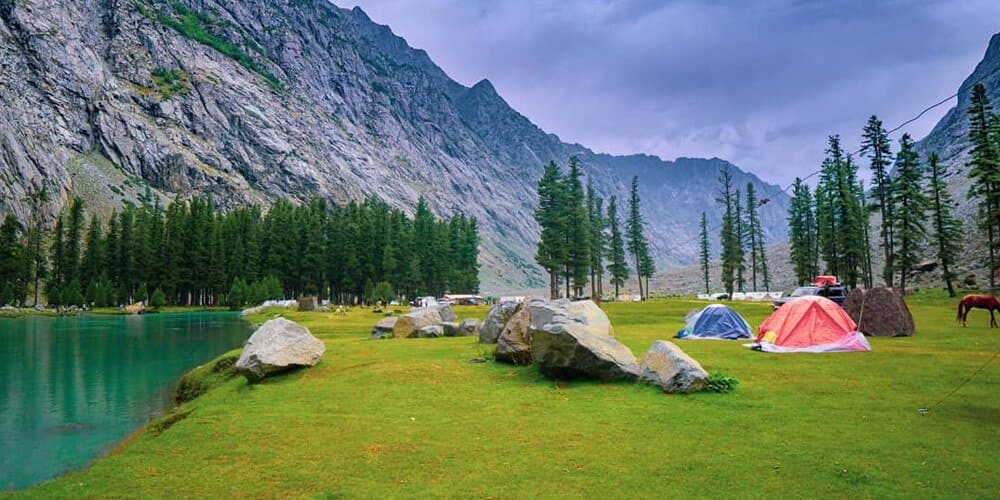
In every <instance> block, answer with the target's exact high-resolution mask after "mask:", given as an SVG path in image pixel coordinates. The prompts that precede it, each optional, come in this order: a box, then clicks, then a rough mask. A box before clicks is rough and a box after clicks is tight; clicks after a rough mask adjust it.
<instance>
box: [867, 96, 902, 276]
mask: <svg viewBox="0 0 1000 500" xmlns="http://www.w3.org/2000/svg"><path fill="white" fill-rule="evenodd" d="M861 154H862V155H863V156H867V157H868V158H870V159H871V163H870V167H871V171H872V188H873V189H874V190H875V193H876V195H877V196H878V199H877V207H878V211H879V213H880V215H881V217H882V227H881V229H880V230H879V233H880V235H881V237H882V251H883V254H884V258H885V267H884V268H883V271H882V279H883V280H884V281H885V286H887V287H890V288H891V287H892V285H893V253H894V248H895V245H894V242H893V231H892V220H893V215H892V198H891V194H892V176H890V175H889V171H888V167H889V164H890V163H891V162H892V150H891V146H890V143H889V134H888V133H887V132H886V131H885V128H884V127H883V126H882V120H879V119H878V117H877V116H875V115H872V116H871V117H870V118H868V123H867V124H866V125H865V128H864V132H863V134H862V141H861ZM866 234H867V233H866Z"/></svg>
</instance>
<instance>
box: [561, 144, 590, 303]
mask: <svg viewBox="0 0 1000 500" xmlns="http://www.w3.org/2000/svg"><path fill="white" fill-rule="evenodd" d="M582 175H583V173H582V172H581V170H580V160H579V158H577V157H576V156H571V157H570V158H569V172H568V173H567V174H566V178H565V179H564V182H565V186H564V188H563V190H564V192H565V199H564V201H565V207H564V210H565V211H566V212H565V213H566V216H565V220H566V226H565V230H566V231H565V233H566V234H565V236H566V245H567V249H568V252H567V258H566V266H567V267H566V295H567V296H570V297H574V296H576V297H579V296H581V295H583V289H584V287H586V286H587V283H588V281H589V275H590V264H591V262H590V239H591V234H590V220H589V218H588V216H587V205H586V199H585V195H584V190H583V182H582V180H581V177H582ZM571 280H572V284H573V287H572V291H571V290H570V286H569V284H570V281H571Z"/></svg>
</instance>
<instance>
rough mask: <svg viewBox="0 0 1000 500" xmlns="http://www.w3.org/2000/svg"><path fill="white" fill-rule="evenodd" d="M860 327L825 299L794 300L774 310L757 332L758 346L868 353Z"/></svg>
mask: <svg viewBox="0 0 1000 500" xmlns="http://www.w3.org/2000/svg"><path fill="white" fill-rule="evenodd" d="M857 328H858V326H857V324H855V323H854V320H852V319H851V317H850V316H848V315H847V313H846V312H845V311H844V309H843V308H841V307H840V306H839V305H837V304H836V303H835V302H833V301H831V300H830V299H827V298H825V297H819V296H814V295H813V296H805V297H799V298H796V299H793V300H791V301H789V302H788V303H786V304H785V305H783V306H781V307H779V308H778V310H776V311H774V313H773V314H771V316H770V317H768V318H767V319H766V320H765V321H764V323H762V324H761V325H760V328H759V329H758V330H757V340H756V343H757V344H768V346H770V347H775V349H773V350H774V351H781V352H794V351H806V352H826V351H869V350H871V347H870V346H869V345H868V341H867V340H866V339H865V338H864V335H861V334H860V333H858V332H857Z"/></svg>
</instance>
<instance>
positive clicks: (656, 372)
mask: <svg viewBox="0 0 1000 500" xmlns="http://www.w3.org/2000/svg"><path fill="white" fill-rule="evenodd" d="M639 377H640V378H641V379H642V380H646V381H649V382H652V383H654V384H656V385H658V386H660V388H661V389H663V392H670V393H674V392H695V391H699V390H701V389H702V388H703V387H705V384H706V383H708V373H707V372H706V371H705V369H704V368H702V367H701V364H699V363H698V362H697V361H695V360H694V358H692V357H691V356H688V355H687V354H686V353H685V352H684V351H682V350H681V348H680V347H677V346H676V345H675V344H674V343H672V342H667V341H666V340H657V341H656V342H654V343H653V346H652V347H650V348H649V351H648V352H646V354H644V355H643V356H642V363H641V365H640V367H639Z"/></svg>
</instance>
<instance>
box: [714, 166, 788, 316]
mask: <svg viewBox="0 0 1000 500" xmlns="http://www.w3.org/2000/svg"><path fill="white" fill-rule="evenodd" d="M719 184H720V186H721V191H720V192H719V197H718V198H716V202H717V203H718V204H719V205H721V207H722V225H721V226H720V228H719V239H720V243H721V255H720V260H721V267H722V285H723V288H725V290H726V293H727V294H729V296H730V297H732V294H733V292H734V291H740V292H745V291H746V287H747V285H748V284H749V285H750V286H751V287H752V289H753V290H754V291H756V290H759V289H760V287H763V289H764V290H770V289H771V272H770V270H769V269H768V266H767V256H766V255H765V254H764V248H765V244H766V241H765V239H764V228H763V226H762V225H761V222H760V213H759V209H760V207H762V206H764V205H765V204H766V203H767V202H768V201H769V200H767V199H758V198H757V191H756V188H755V187H754V185H753V183H752V182H748V183H747V185H746V190H745V191H744V192H743V193H741V192H740V190H739V188H736V187H735V186H734V185H733V174H732V170H731V168H730V166H729V165H728V164H727V165H724V166H723V167H722V168H720V169H719ZM700 229H701V230H700V234H699V241H700V252H699V261H700V264H701V272H702V280H703V281H704V285H705V293H710V291H711V289H710V286H709V269H710V264H711V263H710V259H711V253H710V249H709V236H708V218H707V215H706V214H705V213H704V212H702V214H701V223H700ZM748 261H749V268H748V267H747V265H748Z"/></svg>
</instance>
